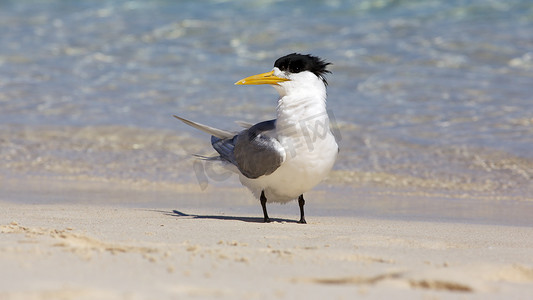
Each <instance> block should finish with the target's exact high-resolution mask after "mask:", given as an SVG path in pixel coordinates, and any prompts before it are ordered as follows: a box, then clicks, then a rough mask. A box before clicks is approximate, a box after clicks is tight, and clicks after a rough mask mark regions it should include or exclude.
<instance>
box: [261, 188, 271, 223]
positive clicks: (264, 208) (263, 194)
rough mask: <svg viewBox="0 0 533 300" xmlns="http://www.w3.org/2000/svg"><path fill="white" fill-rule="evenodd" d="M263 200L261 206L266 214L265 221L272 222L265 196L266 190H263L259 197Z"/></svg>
mask: <svg viewBox="0 0 533 300" xmlns="http://www.w3.org/2000/svg"><path fill="white" fill-rule="evenodd" d="M259 200H261V207H262V208H263V215H264V216H265V223H270V218H269V217H268V213H267V206H266V203H267V198H266V197H265V191H261V197H260V198H259Z"/></svg>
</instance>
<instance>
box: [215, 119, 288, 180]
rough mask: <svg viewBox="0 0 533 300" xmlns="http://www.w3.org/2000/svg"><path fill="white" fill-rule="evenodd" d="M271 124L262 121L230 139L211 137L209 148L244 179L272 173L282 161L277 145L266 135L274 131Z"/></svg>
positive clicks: (282, 149)
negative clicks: (234, 167)
mask: <svg viewBox="0 0 533 300" xmlns="http://www.w3.org/2000/svg"><path fill="white" fill-rule="evenodd" d="M275 122H276V121H275V120H270V121H264V122H261V123H258V124H255V125H254V126H252V127H250V128H249V129H246V130H243V131H241V132H240V133H239V134H237V135H235V136H234V137H233V138H231V139H219V138H217V137H211V144H212V145H213V148H215V150H216V151H217V152H218V153H219V154H220V157H221V158H222V159H223V160H226V161H228V162H230V163H232V164H234V165H235V166H237V168H238V169H239V171H240V172H241V173H242V174H243V175H244V176H246V177H248V178H252V179H253V178H258V177H260V176H263V175H269V174H271V173H272V172H274V171H275V170H276V169H277V168H279V166H280V165H281V164H282V163H283V161H284V160H285V150H284V148H283V147H282V145H281V144H280V143H279V141H278V140H277V139H275V138H273V137H270V136H268V135H266V133H267V132H268V131H271V130H273V129H275V126H276V125H275Z"/></svg>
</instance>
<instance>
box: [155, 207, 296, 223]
mask: <svg viewBox="0 0 533 300" xmlns="http://www.w3.org/2000/svg"><path fill="white" fill-rule="evenodd" d="M159 212H161V213H163V214H165V215H167V216H172V217H177V218H190V219H210V220H230V221H241V222H247V223H264V222H263V218H257V217H238V216H217V215H195V214H187V213H184V212H181V211H179V210H176V209H174V210H172V211H171V212H170V211H159ZM270 220H271V222H287V223H297V221H295V220H289V219H280V218H270Z"/></svg>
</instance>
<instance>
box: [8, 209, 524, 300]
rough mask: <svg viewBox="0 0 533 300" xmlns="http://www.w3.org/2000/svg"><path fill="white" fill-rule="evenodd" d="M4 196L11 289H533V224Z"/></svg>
mask: <svg viewBox="0 0 533 300" xmlns="http://www.w3.org/2000/svg"><path fill="white" fill-rule="evenodd" d="M0 205H1V207H2V209H1V210H0V299H183V298H185V297H186V296H187V297H192V296H197V297H199V298H225V299H267V298H268V299H296V298H300V299H354V298H356V297H358V298H365V299H390V298H395V299H414V298H423V299H450V298H453V299H456V298H459V299H487V298H499V299H531V297H533V228H531V227H513V226H488V225H472V224H460V223H436V222H408V221H393V220H383V219H364V218H349V217H339V218H335V217H316V216H309V217H308V222H309V224H307V225H301V224H296V223H293V222H289V221H287V222H280V221H278V222H274V223H270V224H263V223H260V222H258V221H260V220H261V218H260V216H259V215H257V218H256V217H255V216H242V217H239V216H236V217H231V216H224V215H222V214H220V213H218V212H216V211H215V212H214V211H212V210H209V209H202V211H200V210H198V209H197V210H194V209H190V210H189V211H182V212H181V213H183V214H187V216H184V215H181V214H179V213H176V212H173V211H172V209H171V208H169V209H136V208H126V207H122V206H117V205H115V206H102V205H72V204H50V205H41V204H39V205H31V204H14V203H7V202H3V203H1V202H0ZM295 208H296V207H295ZM295 212H296V209H295ZM258 213H259V209H258ZM278 217H279V216H278ZM282 217H283V218H287V219H296V218H297V216H296V215H295V216H282ZM278 220H279V219H278Z"/></svg>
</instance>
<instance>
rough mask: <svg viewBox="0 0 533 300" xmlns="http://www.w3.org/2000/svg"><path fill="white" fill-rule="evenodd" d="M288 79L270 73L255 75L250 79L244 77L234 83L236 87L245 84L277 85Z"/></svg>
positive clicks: (272, 72)
mask: <svg viewBox="0 0 533 300" xmlns="http://www.w3.org/2000/svg"><path fill="white" fill-rule="evenodd" d="M289 80H290V79H287V78H281V77H277V76H275V75H274V71H270V72H267V73H263V74H257V75H253V76H250V77H246V78H244V79H241V80H239V81H237V82H235V84H236V85H245V84H278V83H279V82H283V81H289Z"/></svg>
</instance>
